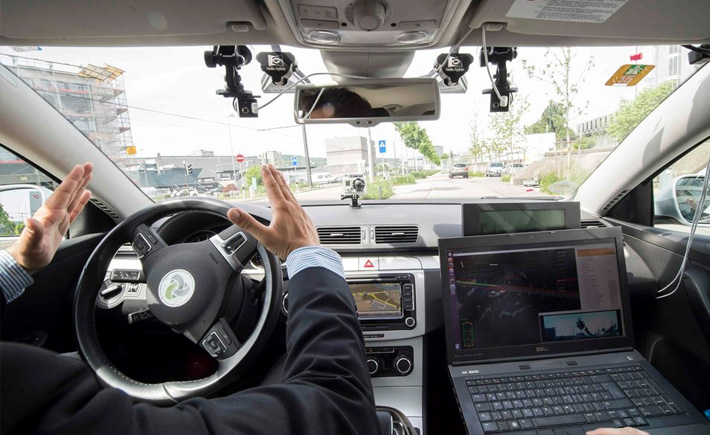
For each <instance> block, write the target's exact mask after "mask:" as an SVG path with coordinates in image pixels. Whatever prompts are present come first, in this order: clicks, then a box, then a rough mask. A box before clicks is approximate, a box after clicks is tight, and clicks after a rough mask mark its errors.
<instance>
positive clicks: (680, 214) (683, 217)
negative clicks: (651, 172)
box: [654, 175, 710, 225]
mask: <svg viewBox="0 0 710 435" xmlns="http://www.w3.org/2000/svg"><path fill="white" fill-rule="evenodd" d="M704 183H705V177H704V176H701V175H683V176H680V177H678V178H676V179H674V180H673V181H671V182H670V183H668V184H666V185H665V186H664V187H663V188H662V189H661V190H660V192H658V194H657V195H656V197H655V201H654V202H655V204H654V208H655V215H656V216H658V217H666V218H671V219H673V220H675V221H677V222H678V223H680V224H683V225H690V224H691V222H692V221H693V217H694V216H695V212H696V210H697V208H698V207H701V214H700V221H699V222H698V223H699V224H705V225H707V224H710V195H707V194H706V196H705V203H704V204H702V205H701V204H699V202H700V195H701V194H702V189H703V184H704Z"/></svg>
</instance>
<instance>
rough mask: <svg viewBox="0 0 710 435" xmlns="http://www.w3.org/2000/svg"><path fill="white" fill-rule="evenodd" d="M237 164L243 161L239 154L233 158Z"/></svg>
mask: <svg viewBox="0 0 710 435" xmlns="http://www.w3.org/2000/svg"><path fill="white" fill-rule="evenodd" d="M234 160H236V161H237V162H239V163H241V162H243V161H244V156H243V155H241V154H237V156H236V157H235V158H234Z"/></svg>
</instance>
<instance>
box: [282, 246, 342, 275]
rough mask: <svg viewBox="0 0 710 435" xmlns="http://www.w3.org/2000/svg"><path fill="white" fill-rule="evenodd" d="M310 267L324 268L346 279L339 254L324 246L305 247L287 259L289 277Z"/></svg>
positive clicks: (292, 253) (289, 255)
mask: <svg viewBox="0 0 710 435" xmlns="http://www.w3.org/2000/svg"><path fill="white" fill-rule="evenodd" d="M309 267H322V268H324V269H328V270H329V271H331V272H333V273H335V274H337V275H339V276H341V277H342V278H343V279H345V272H344V270H343V260H342V259H341V258H340V255H338V253H337V252H335V251H333V250H332V249H328V248H324V247H322V246H304V247H302V248H298V249H296V250H295V251H292V252H291V253H290V254H288V258H286V271H287V272H288V277H289V278H293V277H294V276H296V274H297V273H298V272H300V271H302V270H304V269H308V268H309Z"/></svg>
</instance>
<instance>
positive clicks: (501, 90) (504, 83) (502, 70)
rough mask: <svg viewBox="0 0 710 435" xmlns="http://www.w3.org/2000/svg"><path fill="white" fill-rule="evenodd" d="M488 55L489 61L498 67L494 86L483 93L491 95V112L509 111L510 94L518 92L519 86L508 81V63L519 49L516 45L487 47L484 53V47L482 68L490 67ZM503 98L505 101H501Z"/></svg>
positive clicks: (516, 55) (481, 60)
mask: <svg viewBox="0 0 710 435" xmlns="http://www.w3.org/2000/svg"><path fill="white" fill-rule="evenodd" d="M486 56H487V57H488V63H490V64H493V65H496V67H497V68H496V73H495V75H494V78H495V82H494V83H493V86H494V88H492V89H485V90H484V91H483V94H490V96H491V105H490V111H491V112H507V111H508V109H509V108H510V100H511V98H510V96H511V94H512V93H513V92H518V88H515V87H511V83H510V82H509V81H508V68H507V65H506V63H507V62H512V61H513V59H515V58H516V57H518V49H517V48H516V47H487V50H486V53H485V55H484V50H483V48H482V49H481V56H480V62H481V67H482V68H488V64H487V63H486ZM501 98H504V99H505V101H503V102H501Z"/></svg>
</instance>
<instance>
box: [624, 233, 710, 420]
mask: <svg viewBox="0 0 710 435" xmlns="http://www.w3.org/2000/svg"><path fill="white" fill-rule="evenodd" d="M617 223H618V224H620V225H621V226H622V229H623V232H624V241H625V243H626V244H627V245H628V246H629V247H630V248H631V250H633V251H634V252H635V253H636V254H638V256H639V257H640V258H641V259H642V261H643V263H645V264H646V266H647V267H648V270H649V271H650V272H651V273H652V276H653V280H654V282H653V284H652V285H648V284H649V283H648V280H647V279H644V282H645V285H643V286H638V285H630V288H631V304H632V313H633V320H634V329H635V333H636V338H637V340H636V343H637V348H638V349H639V351H641V352H642V353H643V354H644V355H645V357H646V358H647V359H648V360H649V361H650V362H651V363H652V364H653V365H654V366H656V368H658V369H659V370H660V371H661V372H662V373H663V374H664V375H665V376H666V377H667V378H668V379H669V380H670V381H671V382H672V383H673V384H674V385H675V386H676V387H677V388H678V389H679V390H680V391H681V392H682V393H683V395H684V396H686V397H687V398H688V399H689V400H690V401H691V402H692V403H693V404H694V405H695V406H696V407H698V408H699V409H707V408H710V378H708V377H707V376H706V374H707V373H708V372H709V371H710V320H709V319H710V258H709V257H708V255H707V254H706V253H705V250H706V249H707V246H708V242H709V241H708V238H707V237H706V236H702V235H696V238H695V240H694V243H693V247H692V249H691V253H690V261H689V263H688V265H687V267H686V273H685V275H684V278H683V280H682V281H681V285H680V286H679V287H678V289H677V291H675V292H674V293H673V294H672V295H671V296H669V297H665V298H663V299H656V297H657V296H658V294H657V292H658V290H659V289H660V288H662V287H664V286H666V284H667V283H669V282H670V281H671V280H672V279H673V277H675V276H676V274H677V273H678V270H679V268H680V266H681V263H682V259H683V252H684V251H685V246H686V243H687V235H684V234H679V233H677V232H670V231H665V230H660V229H654V228H647V227H646V228H645V227H643V226H640V225H635V224H626V223H622V222H617ZM627 260H628V259H627ZM629 270H630V271H637V270H640V269H639V266H638V265H637V266H634V267H629ZM631 283H632V280H631V279H630V284H631ZM670 290H672V288H671V289H670ZM665 293H668V292H664V294H665Z"/></svg>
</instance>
